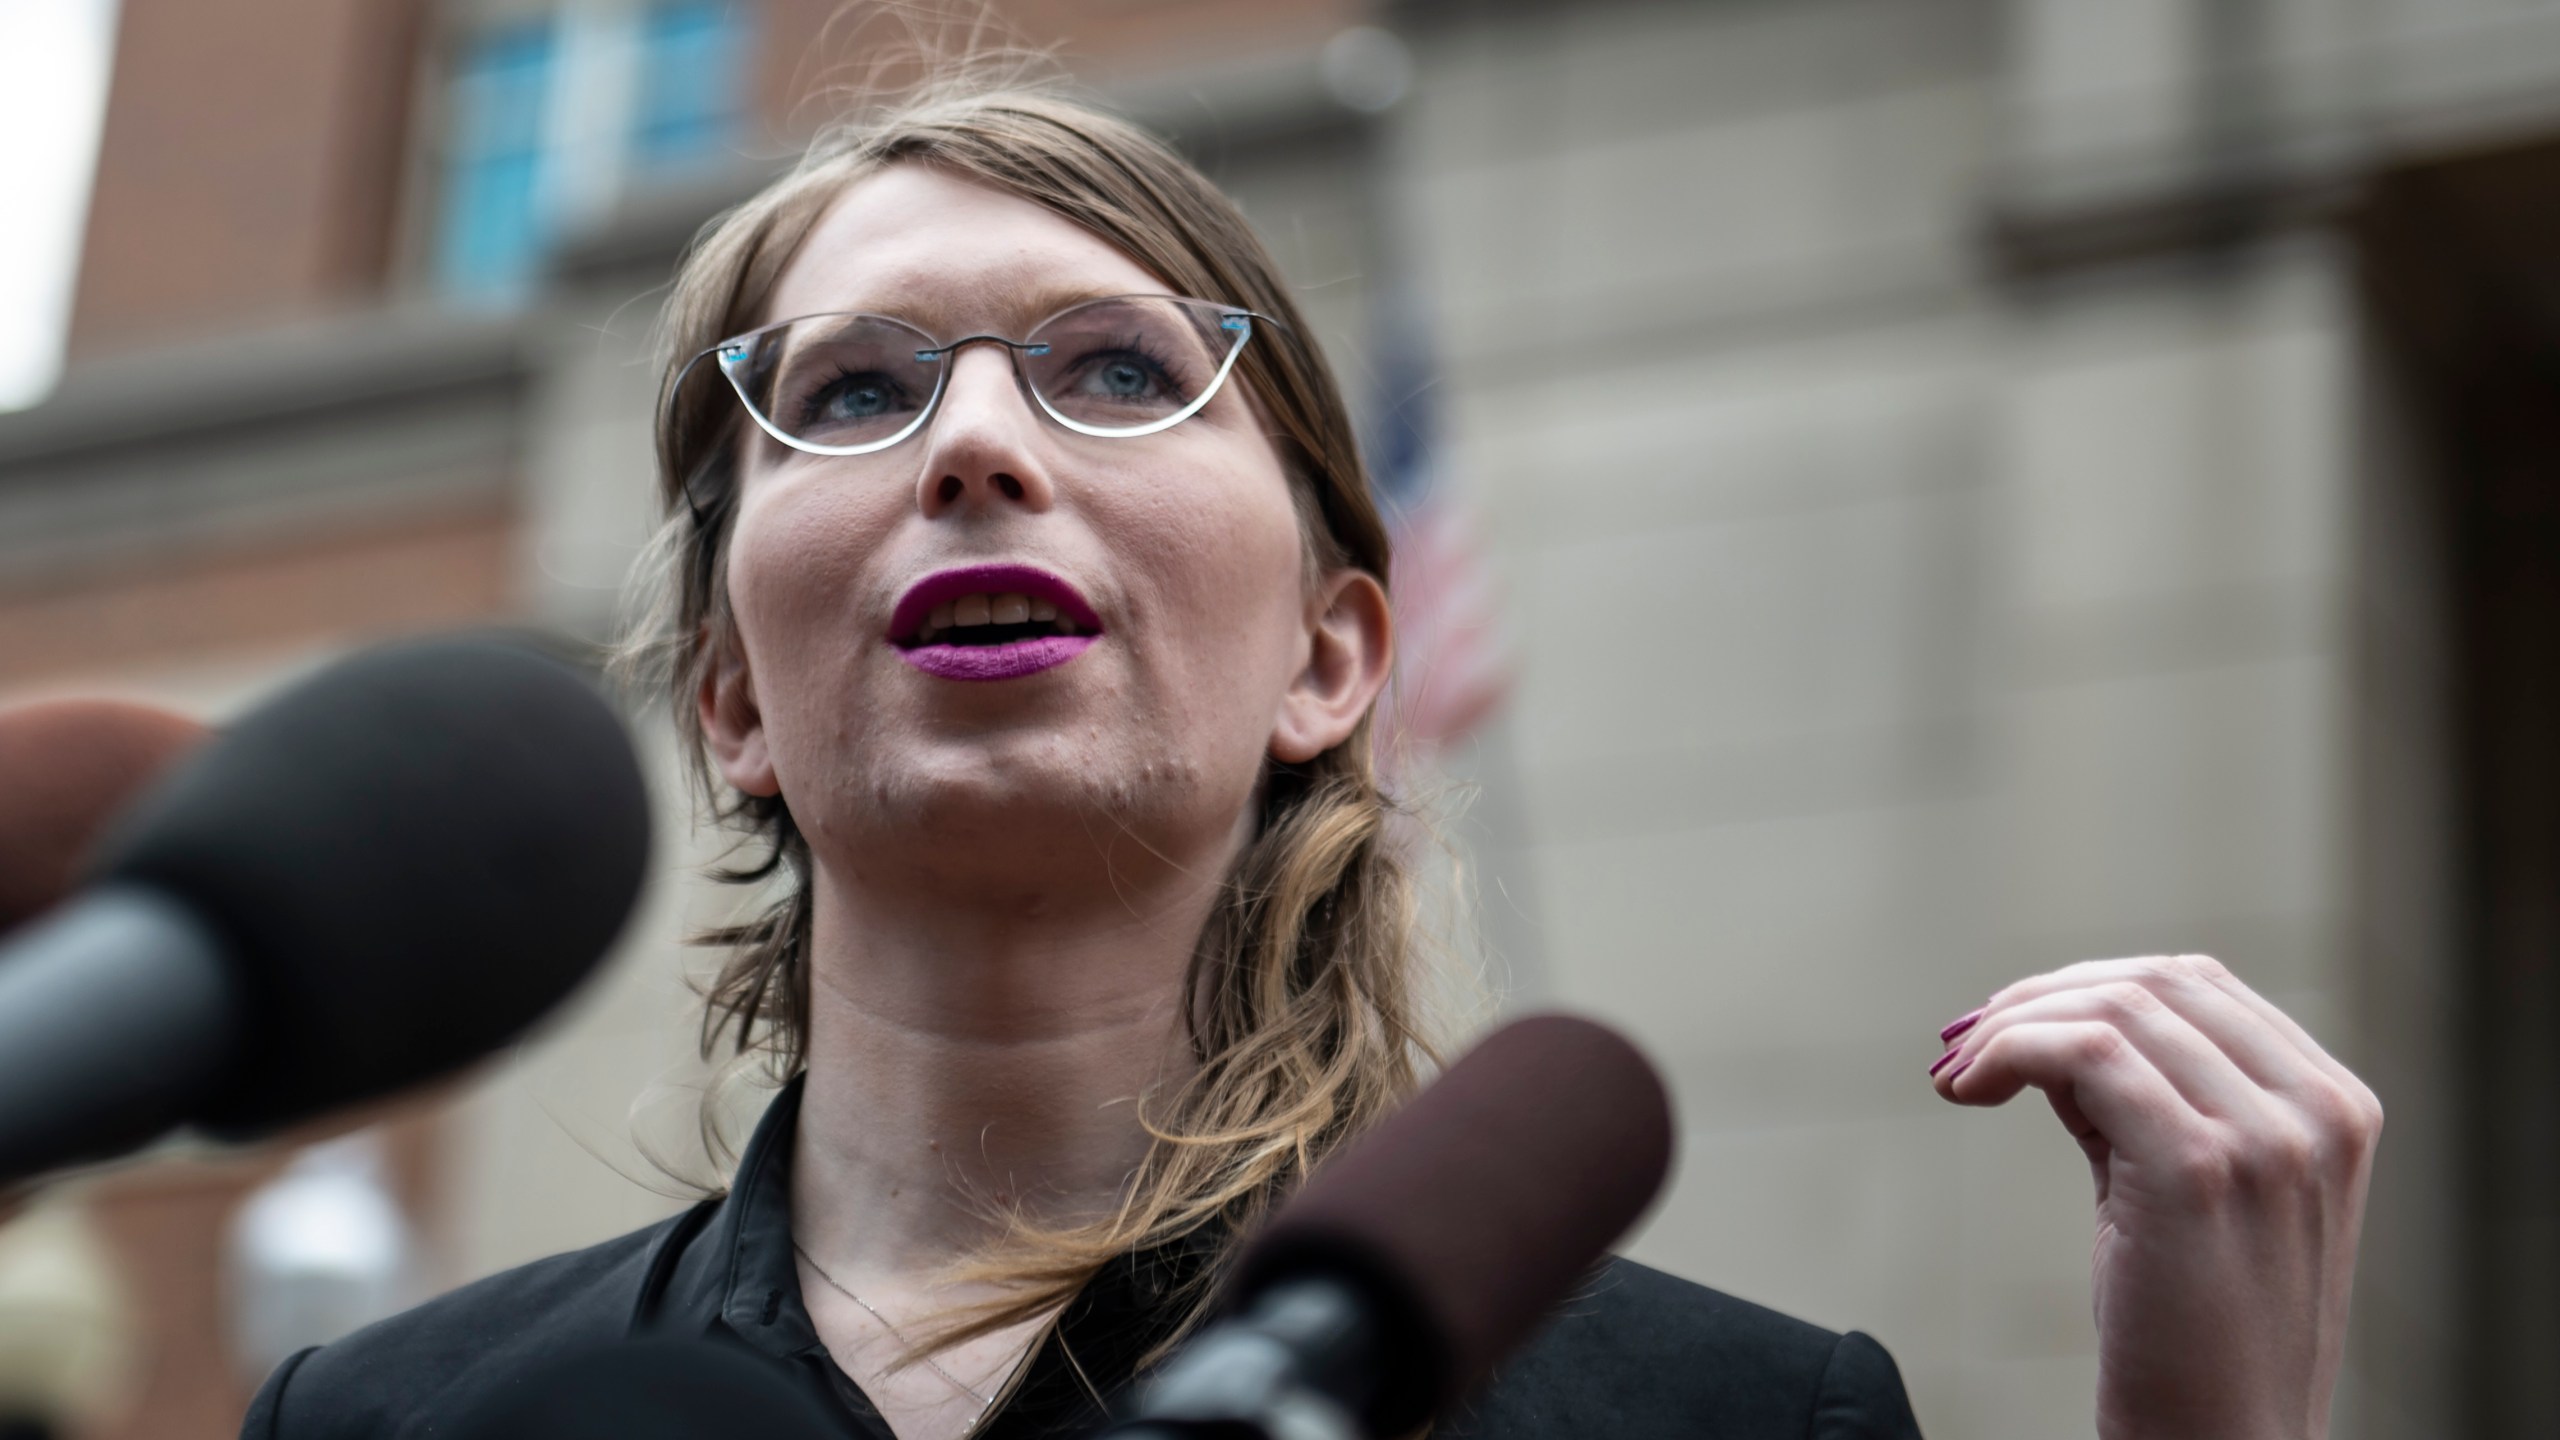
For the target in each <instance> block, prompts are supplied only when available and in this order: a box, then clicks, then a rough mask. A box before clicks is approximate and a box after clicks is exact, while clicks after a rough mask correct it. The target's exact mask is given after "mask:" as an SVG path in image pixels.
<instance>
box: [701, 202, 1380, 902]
mask: <svg viewBox="0 0 2560 1440" xmlns="http://www.w3.org/2000/svg"><path fill="white" fill-rule="evenodd" d="M1165 293H1170V288H1169V287H1168V286H1167V285H1166V284H1165V283H1164V282H1163V281H1162V280H1160V279H1159V278H1157V277H1156V276H1154V275H1152V274H1149V273H1148V272H1147V271H1146V270H1145V269H1144V268H1142V267H1140V266H1139V265H1138V264H1137V262H1135V261H1133V260H1131V259H1130V258H1129V257H1128V256H1126V255H1124V254H1122V253H1121V252H1120V251H1118V250H1116V249H1114V248H1113V247H1112V246H1111V245H1109V244H1108V243H1106V242H1105V241H1103V240H1102V239H1100V238H1099V237H1098V236H1096V235H1094V234H1093V233H1091V232H1090V231H1087V230H1085V229H1083V228H1082V227H1080V226H1078V225H1076V224H1074V223H1072V222H1070V221H1068V220H1066V219H1064V218H1063V217H1060V216H1058V215H1055V214H1053V213H1051V212H1049V211H1047V210H1044V209H1042V208H1040V207H1038V206H1036V205H1033V204H1031V203H1030V202H1028V201H1025V200H1022V199H1019V198H1016V197H1013V196H1010V195H1006V194H1004V193H1002V192H999V191H996V190H993V189H990V188H986V187H983V186H979V185H975V184H972V183H969V182H967V181H963V180H960V179H957V178H954V177H952V176H950V175H948V174H945V173H943V172H940V171H936V170H934V169H931V168H928V167H925V166H920V165H899V166H893V167H891V168H889V169H887V170H885V171H883V172H881V173H879V174H877V175H874V176H872V177H870V178H868V179H865V180H863V181H861V182H859V183H857V184H855V185H854V186H852V187H850V188H849V189H848V190H847V191H846V192H845V193H844V194H843V195H842V196H841V197H839V198H838V199H837V200H836V202H835V203H834V204H833V206H832V207H831V208H830V209H829V210H828V211H827V213H826V214H825V215H824V216H823V218H822V219H821V220H820V221H819V223H818V224H817V226H816V227H815V229H814V230H813V231H812V232H811V233H810V235H809V237H808V240H807V241H806V243H805V244H803V245H802V246H801V248H800V251H799V253H798V255H797V257H796V258H795V259H794V260H793V261H792V262H791V264H790V266H789V267H788V268H787V269H786V270H785V271H784V273H783V275H782V277H781V279H780V281H779V283H778V285H777V287H776V289H775V292H774V295H773V298H772V301H771V303H770V306H769V308H768V312H767V314H766V316H765V317H764V318H765V319H766V320H779V319H787V318H791V317H795V316H800V315H809V314H818V313H824V312H836V311H866V312H871V313H877V314H883V315H889V316H893V317H896V318H898V319H902V320H905V321H908V322H909V323H911V324H913V325H915V326H917V327H918V328H920V329H922V330H924V331H925V332H927V333H928V334H930V335H932V336H934V337H936V338H938V339H941V340H945V341H948V340H951V339H956V338H958V337H961V336H965V335H976V334H994V335H1002V336H1008V337H1012V338H1015V339H1019V338H1021V337H1022V336H1023V335H1025V334H1026V333H1027V332H1028V331H1029V330H1030V329H1031V328H1032V327H1033V326H1034V325H1035V324H1037V323H1038V322H1039V321H1041V320H1042V319H1044V318H1046V317H1047V316H1049V315H1051V314H1053V313H1055V312H1056V311H1058V310H1060V309H1062V308H1064V307H1065V306H1067V305H1070V304H1073V303H1075V302H1077V301H1080V300H1085V299H1091V298H1097V297H1103V296H1113V295H1128V294H1165ZM1201 298H1205V299H1211V300H1227V299H1231V298H1232V297H1227V296H1205V297H1201ZM1251 343H1267V342H1266V341H1263V340H1256V341H1254V342H1251ZM948 363H949V365H950V371H949V375H948V379H947V381H946V386H945V390H944V393H943V397H942V401H941V406H940V409H939V411H938V412H937V413H936V414H935V415H934V416H933V418H932V421H931V423H930V424H929V425H928V426H927V427H926V428H925V429H924V430H923V431H922V432H920V433H918V434H916V435H914V436H912V437H910V438H908V439H907V440H905V441H903V442H902V443H900V444H898V445H895V446H892V447H890V448H889V449H887V450H884V451H881V452H879V453H877V454H872V455H863V456H820V455H810V454H805V453H802V452H800V451H796V450H792V449H789V448H787V447H784V446H781V445H779V444H775V443H773V442H771V441H769V440H766V439H764V438H763V437H761V436H757V437H755V438H754V440H753V441H752V448H751V449H750V450H749V451H748V453H747V457H746V462H745V464H744V466H743V472H742V473H743V478H742V485H741V494H740V499H739V507H738V512H737V517H736V521H735V528H734V530H733V532H732V536H731V540H730V548H729V561H728V587H729V596H730V601H731V606H732V610H733V612H734V614H735V617H736V644H735V646H734V647H732V650H731V653H729V654H728V655H727V656H726V657H725V658H724V661H723V663H722V665H721V666H720V667H719V668H718V670H717V673H716V674H715V675H714V677H713V679H712V680H711V681H710V682H709V683H707V684H706V685H705V687H704V690H703V694H702V696H701V702H702V707H703V717H704V721H705V727H706V730H707V731H708V732H709V735H710V738H711V742H712V746H713V750H714V753H715V756H716V757H717V759H718V761H719V763H720V765H721V768H722V770H723V772H724V774H725V776H726V778H727V779H728V780H729V781H730V782H731V783H732V784H735V785H737V786H738V787H739V788H740V789H742V790H745V791H747V792H748V793H751V794H774V793H777V792H778V793H779V794H781V795H782V796H783V797H784V798H785V800H786V802H787V803H788V804H789V806H790V808H791V812H792V815H793V818H794V819H795V820H796V821H797V823H798V824H799V826H800V827H801V829H802V831H803V833H804V834H806V835H807V836H808V837H809V840H810V842H811V845H812V847H813V849H814V850H815V851H816V852H817V854H818V855H819V857H820V859H821V862H822V863H832V862H834V861H837V860H842V861H849V862H852V863H854V864H855V865H856V866H857V868H860V867H868V873H872V874H879V875H892V874H894V875H898V876H901V877H903V878H910V879H911V878H914V874H915V872H917V871H919V870H931V871H941V872H946V873H948V872H952V871H954V869H955V867H956V869H957V872H958V873H960V874H961V875H962V876H963V877H964V878H965V877H970V876H974V877H975V878H977V879H979V880H981V881H982V882H983V883H984V884H985V886H986V887H987V889H988V891H989V893H990V896H991V897H992V895H993V894H994V893H996V892H1000V891H1003V890H1005V889H1007V888H1009V884H1010V882H1014V881H1021V882H1026V883H1030V884H1035V885H1036V884H1039V883H1043V882H1045V881H1047V880H1048V879H1050V878H1051V877H1053V876H1054V875H1055V874H1056V873H1057V872H1058V871H1060V870H1061V869H1062V868H1070V867H1082V868H1086V869H1090V868H1091V867H1092V866H1093V865H1094V862H1095V861H1096V859H1097V858H1100V859H1101V861H1102V862H1103V864H1104V866H1105V867H1106V868H1107V869H1109V871H1110V872H1111V873H1112V874H1114V875H1119V874H1121V873H1124V872H1125V871H1126V870H1127V869H1128V868H1129V867H1130V866H1131V865H1132V864H1136V863H1143V862H1142V861H1141V859H1140V857H1142V856H1144V855H1148V854H1154V855H1156V856H1158V857H1159V858H1160V859H1161V860H1163V861H1166V862H1170V863H1172V864H1175V865H1180V866H1184V867H1186V868H1187V867H1193V866H1196V865H1198V864H1199V863H1201V862H1202V861H1203V859H1204V858H1205V856H1204V853H1203V851H1204V847H1205V848H1207V849H1215V848H1217V847H1220V846H1225V845H1231V844H1233V843H1235V841H1236V837H1238V836H1239V835H1240V834H1241V833H1242V831H1241V827H1242V824H1243V816H1244V814H1245V812H1246V809H1247V806H1248V804H1249V802H1250V800H1251V798H1252V796H1253V793H1254V788H1255V785H1256V782H1257V780H1258V778H1259V776H1260V773H1261V770H1262V767H1263V763H1264V759H1265V757H1266V756H1268V755H1273V754H1278V755H1280V756H1282V757H1283V758H1286V759H1291V760H1303V759H1307V758H1311V757H1312V756H1313V755H1315V754H1317V753H1320V752H1321V751H1322V750H1324V749H1327V748H1330V746H1331V745H1333V744H1335V743H1338V742H1339V741H1340V740H1341V739H1343V738H1344V737H1345V736H1347V735H1348V733H1349V732H1350V729H1351V728H1352V726H1353V725H1354V724H1356V722H1357V720H1358V718H1359V715H1360V714H1361V713H1363V712H1364V711H1365V710H1366V708H1367V706H1368V704H1369V702H1370V701H1371V700H1372V699H1373V698H1374V697H1375V694H1376V691H1377V688H1378V684H1379V683H1380V682H1381V680H1382V678H1383V675H1384V668H1385V648H1386V619H1385V607H1384V599H1383V596H1382V595H1381V594H1379V593H1378V590H1377V587H1376V585H1375V584H1374V582H1371V581H1369V580H1368V579H1367V578H1366V577H1365V576H1358V575H1354V574H1348V573H1346V574H1340V575H1335V576H1331V577H1326V578H1325V579H1324V580H1323V581H1322V583H1320V584H1318V585H1316V586H1315V587H1314V589H1313V592H1312V593H1311V592H1310V587H1309V585H1308V581H1307V576H1306V573H1305V569H1304V555H1305V549H1304V541H1303V539H1302V537H1301V535H1300V533H1299V526H1298V520H1297V515H1296V510H1295V507H1294V506H1293V505H1292V503H1291V495H1290V488H1289V482H1288V479H1287V477H1286V475H1285V474H1284V473H1283V471H1282V468H1281V463H1280V458H1279V455H1278V453H1277V452H1276V450H1275V449H1274V447H1273V445H1272V442H1271V440H1270V439H1269V437H1268V436H1267V434H1266V433H1265V431H1266V426H1265V423H1264V421H1263V420H1262V418H1261V417H1260V415H1259V414H1258V411H1257V407H1256V406H1255V405H1254V404H1253V402H1252V401H1251V399H1250V398H1249V396H1248V395H1247V392H1246V387H1245V386H1244V385H1243V384H1241V383H1230V384H1228V385H1227V386H1226V387H1224V388H1223V389H1222V390H1221V391H1220V392H1219V394H1218V395H1217V397H1216V398H1215V399H1214V400H1212V401H1211V402H1210V404H1209V405H1208V407H1207V408H1206V409H1204V410H1202V411H1201V412H1200V413H1199V414H1197V415H1195V416H1193V417H1192V418H1190V419H1189V420H1186V421H1184V422H1182V423H1181V424H1178V425H1175V426H1173V427H1172V428H1171V429H1169V430H1165V431H1163V432H1160V433H1158V434H1154V435H1147V436H1139V437H1132V438H1100V437H1092V436H1086V435H1080V434H1077V433H1074V432H1072V431H1069V430H1068V429H1066V428H1065V427H1063V426H1061V425H1059V424H1057V423H1055V422H1054V421H1052V420H1050V419H1048V418H1047V417H1045V416H1042V415H1040V414H1038V413H1036V412H1035V411H1034V410H1033V408H1032V406H1031V402H1030V401H1029V400H1028V399H1027V398H1026V397H1025V396H1024V395H1023V393H1022V391H1021V390H1020V388H1019V387H1018V386H1017V384H1016V382H1015V378H1014V373H1013V369H1012V360H1011V358H1010V356H1009V354H1008V352H1007V351H1006V350H1004V349H1003V348H1002V347H999V346H995V345H972V346H968V347H965V348H963V349H962V350H960V351H959V352H958V354H957V355H956V356H955V357H954V358H953V359H952V360H951V361H949V362H948ZM1052 607H1055V611H1056V613H1057V614H1059V615H1062V616H1063V617H1065V620H1066V622H1067V625H1066V627H1065V628H1071V629H1073V630H1075V631H1078V632H1080V633H1078V634H1076V635H1072V636H1065V635H1061V636H1056V637H1048V638H1033V639H1018V640H1015V641H1012V642H1011V643H1008V644H1005V645H1000V646H984V645H972V644H969V643H966V642H969V641H973V640H982V639H985V638H989V637H992V636H1001V635H1020V634H1021V633H1022V632H1021V631H1020V630H1018V629H1017V630H1003V629H1000V628H998V629H987V630H985V631H983V633H980V634H975V635H973V634H971V633H970V632H971V630H972V629H973V628H975V627H973V626H972V624H971V622H972V621H983V622H984V623H985V624H987V625H990V626H999V627H1000V626H1002V625H1003V624H1004V623H1005V622H1007V621H1008V620H1012V621H1014V622H1017V623H1026V622H1024V615H1025V613H1026V612H1027V613H1028V615H1029V616H1030V617H1032V618H1031V619H1030V620H1029V621H1028V622H1027V623H1028V624H1030V625H1031V627H1032V628H1033V630H1035V631H1037V630H1039V629H1040V628H1041V627H1042V626H1043V625H1049V626H1052V627H1055V622H1053V621H1049V620H1047V619H1046V618H1045V617H1047V616H1048V615H1049V614H1050V613H1051V610H1052ZM920 642H922V643H920ZM1131 841H1134V842H1137V843H1136V844H1134V845H1132V844H1129V843H1126V842H1131Z"/></svg>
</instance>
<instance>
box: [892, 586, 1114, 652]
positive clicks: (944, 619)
mask: <svg viewBox="0 0 2560 1440" xmlns="http://www.w3.org/2000/svg"><path fill="white" fill-rule="evenodd" d="M1101 636H1102V620H1101V617H1099V616H1097V615H1095V614H1094V613H1093V606H1091V605H1090V604H1088V603H1086V601H1085V598H1084V596H1082V595H1080V594H1078V593H1077V592H1076V588H1075V587H1074V586H1073V585H1070V584H1068V583H1067V582H1066V581H1064V580H1062V579H1060V578H1059V577H1057V576H1055V575H1052V574H1050V573H1049V572H1048V571H1046V570H1040V569H1035V568H1033V567H1032V566H1029V565H969V566H963V567H961V568H959V569H954V570H938V571H936V572H934V573H933V574H931V575H927V576H926V577H924V578H923V579H922V580H919V581H917V582H916V583H915V584H914V585H911V586H909V587H908V589H907V593H906V594H904V595H901V596H899V597H898V604H897V608H896V609H895V610H894V611H892V612H891V614H890V617H889V633H888V636H887V637H886V638H887V639H888V641H889V643H890V644H891V645H892V646H894V647H896V649H897V651H898V656H899V658H900V659H902V660H905V661H906V662H907V663H908V664H910V665H912V666H914V667H915V668H917V669H918V670H921V671H923V672H924V673H926V674H927V675H933V676H937V677H939V678H941V679H944V680H1012V679H1015V678H1018V677H1020V676H1024V675H1036V674H1038V673H1039V672H1040V671H1043V670H1047V669H1051V668H1053V667H1055V666H1059V665H1064V664H1066V663H1067V662H1068V661H1070V660H1073V659H1074V658H1076V657H1077V656H1078V655H1081V654H1083V653H1084V652H1085V651H1086V650H1088V649H1090V648H1092V645H1093V642H1094V641H1096V640H1098V639H1100V638H1101Z"/></svg>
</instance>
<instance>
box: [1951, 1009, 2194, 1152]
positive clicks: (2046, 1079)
mask: <svg viewBox="0 0 2560 1440" xmlns="http://www.w3.org/2000/svg"><path fill="white" fill-rule="evenodd" d="M2030 1086H2033V1087H2034V1088H2036V1089H2038V1090H2042V1091H2043V1092H2045V1093H2046V1094H2047V1095H2050V1096H2054V1097H2056V1098H2057V1099H2058V1100H2060V1101H2064V1102H2067V1103H2068V1106H2069V1108H2070V1109H2071V1110H2075V1111H2077V1112H2078V1113H2079V1114H2080V1115H2081V1116H2082V1117H2083V1118H2085V1119H2086V1120H2087V1121H2088V1124H2089V1127H2090V1128H2089V1130H2088V1131H2087V1132H2081V1131H2076V1130H2075V1131H2074V1132H2073V1136H2074V1138H2075V1139H2078V1140H2080V1141H2081V1143H2082V1145H2083V1146H2084V1148H2085V1147H2086V1146H2087V1145H2088V1144H2089V1143H2090V1142H2091V1141H2092V1140H2102V1141H2104V1142H2105V1144H2106V1145H2107V1146H2108V1147H2109V1148H2110V1149H2113V1150H2124V1151H2130V1152H2132V1153H2134V1154H2138V1155H2139V1154H2152V1155H2166V1154H2175V1153H2178V1152H2179V1149H2180V1146H2181V1145H2182V1143H2183V1142H2184V1141H2185V1140H2186V1139H2187V1138H2188V1137H2189V1136H2191V1135H2192V1134H2193V1133H2194V1131H2195V1130H2196V1128H2197V1127H2198V1126H2199V1125H2200V1124H2201V1123H2202V1120H2201V1117H2199V1116H2198V1115H2197V1114H2196V1112H2195V1110H2194V1109H2193V1108H2192V1107H2191V1106H2189V1105H2188V1104H2187V1102H2186V1099H2185V1097H2183V1096H2181V1095H2180V1094H2179V1093H2178V1091H2177V1088H2176V1087H2175V1086H2173V1085H2171V1084H2170V1083H2169V1081H2168V1078H2167V1077H2166V1076H2163V1075H2162V1074H2161V1073H2160V1071H2159V1068H2158V1067H2157V1066H2155V1065H2153V1064H2152V1063H2151V1061H2150V1059H2149V1058H2148V1057H2146V1056H2144V1054H2143V1053H2142V1051H2141V1050H2140V1049H2138V1048H2137V1047H2136V1046H2135V1045H2134V1043H2133V1042H2132V1041H2131V1040H2129V1039H2127V1038H2126V1037H2125V1034H2124V1032H2123V1031H2121V1030H2118V1029H2117V1028H2115V1027H2114V1026H2112V1025H2109V1024H2106V1023H2104V1022H2103V1021H2097V1020H2067V1021H2054V1022H2050V1023H2044V1024H2036V1025H2020V1026H2015V1027H2012V1028H2010V1029H2008V1030H2005V1031H2003V1032H2001V1033H2000V1034H1999V1035H1997V1036H1995V1037H1994V1038H1993V1039H1992V1040H1991V1042H1990V1043H1988V1044H1986V1045H1984V1046H1983V1047H1982V1049H1981V1052H1980V1053H1979V1054H1976V1055H1975V1056H1974V1057H1973V1059H1972V1062H1971V1063H1970V1064H1968V1065H1966V1066H1965V1067H1964V1070H1963V1072H1962V1073H1961V1074H1952V1072H1951V1078H1943V1079H1942V1080H1941V1082H1940V1084H1939V1087H1938V1088H1939V1091H1940V1093H1942V1094H1944V1095H1945V1096H1946V1097H1947V1098H1948V1099H1950V1100H1952V1101H1954V1102H1955V1103H1957V1104H1959V1105H1983V1106H1989V1105H2005V1104H2007V1103H2008V1102H2009V1101H2010V1100H2012V1099H2015V1098H2016V1097H2017V1094H2018V1092H2019V1091H2021V1090H2024V1089H2026V1088H2028V1087H2030ZM2054 1112H2055V1113H2056V1114H2057V1115H2064V1114H2065V1107H2064V1105H2062V1104H2057V1105H2055V1107H2054ZM2065 1120H2066V1123H2068V1116H2067V1115H2065Z"/></svg>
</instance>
